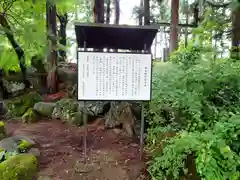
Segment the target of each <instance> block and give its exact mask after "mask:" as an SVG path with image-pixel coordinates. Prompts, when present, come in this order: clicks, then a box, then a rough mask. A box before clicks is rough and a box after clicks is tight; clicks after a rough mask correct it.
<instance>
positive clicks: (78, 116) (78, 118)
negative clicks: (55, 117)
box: [68, 111, 83, 126]
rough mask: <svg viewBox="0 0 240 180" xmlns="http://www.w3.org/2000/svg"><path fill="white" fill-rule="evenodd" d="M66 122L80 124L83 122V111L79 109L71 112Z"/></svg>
mask: <svg viewBox="0 0 240 180" xmlns="http://www.w3.org/2000/svg"><path fill="white" fill-rule="evenodd" d="M68 122H70V123H71V124H74V125H77V126H81V125H82V124H83V112H81V111H80V112H75V113H73V115H72V117H71V118H69V121H68Z"/></svg>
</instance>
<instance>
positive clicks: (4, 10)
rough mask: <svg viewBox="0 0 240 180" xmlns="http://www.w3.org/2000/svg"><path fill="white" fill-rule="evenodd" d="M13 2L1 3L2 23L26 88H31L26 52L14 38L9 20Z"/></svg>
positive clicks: (0, 19) (0, 16) (0, 15)
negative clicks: (8, 12)
mask: <svg viewBox="0 0 240 180" xmlns="http://www.w3.org/2000/svg"><path fill="white" fill-rule="evenodd" d="M13 3H14V2H13V1H12V2H10V3H6V4H4V2H3V4H1V5H2V7H3V8H2V12H1V11H0V25H1V26H2V27H3V29H4V32H5V35H6V37H7V39H8V41H9V42H10V44H11V45H12V47H13V49H14V51H15V52H16V54H17V57H18V61H19V66H20V68H21V71H22V76H23V81H24V84H25V88H29V87H30V83H29V81H28V80H27V74H26V63H25V53H24V50H23V49H22V48H21V46H20V45H19V44H18V42H17V41H16V39H15V38H14V35H13V32H12V29H11V26H10V25H9V23H8V20H7V11H8V10H9V8H11V6H12V5H13Z"/></svg>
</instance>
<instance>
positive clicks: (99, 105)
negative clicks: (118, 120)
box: [79, 101, 110, 117]
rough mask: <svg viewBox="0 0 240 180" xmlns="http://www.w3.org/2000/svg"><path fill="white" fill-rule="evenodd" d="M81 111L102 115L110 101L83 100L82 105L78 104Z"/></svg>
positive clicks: (107, 108)
mask: <svg viewBox="0 0 240 180" xmlns="http://www.w3.org/2000/svg"><path fill="white" fill-rule="evenodd" d="M79 107H80V108H81V109H82V111H84V112H85V113H86V114H88V115H90V116H95V117H96V116H99V115H104V114H105V113H107V112H108V111H109V109H110V102H107V101H85V103H84V105H83V104H80V106H79Z"/></svg>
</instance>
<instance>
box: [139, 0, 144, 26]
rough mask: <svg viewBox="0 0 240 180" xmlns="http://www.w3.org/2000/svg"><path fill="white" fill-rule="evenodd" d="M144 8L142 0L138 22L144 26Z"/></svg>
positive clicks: (141, 0)
mask: <svg viewBox="0 0 240 180" xmlns="http://www.w3.org/2000/svg"><path fill="white" fill-rule="evenodd" d="M143 9H144V5H143V0H140V11H139V14H138V18H139V19H138V24H139V26H142V25H143V14H142V12H143V11H142V10H143Z"/></svg>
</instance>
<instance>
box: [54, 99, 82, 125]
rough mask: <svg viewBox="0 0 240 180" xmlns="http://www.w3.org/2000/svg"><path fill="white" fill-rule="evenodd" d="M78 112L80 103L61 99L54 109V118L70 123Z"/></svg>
mask: <svg viewBox="0 0 240 180" xmlns="http://www.w3.org/2000/svg"><path fill="white" fill-rule="evenodd" d="M77 111H78V102H77V101H75V100H73V99H61V100H60V101H58V102H57V103H56V106H55V108H54V109H53V113H52V118H54V119H61V120H64V121H68V120H70V119H71V118H72V116H74V115H75V113H76V112H77Z"/></svg>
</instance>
